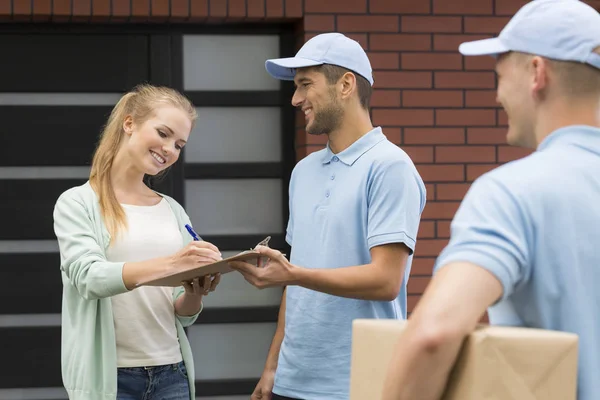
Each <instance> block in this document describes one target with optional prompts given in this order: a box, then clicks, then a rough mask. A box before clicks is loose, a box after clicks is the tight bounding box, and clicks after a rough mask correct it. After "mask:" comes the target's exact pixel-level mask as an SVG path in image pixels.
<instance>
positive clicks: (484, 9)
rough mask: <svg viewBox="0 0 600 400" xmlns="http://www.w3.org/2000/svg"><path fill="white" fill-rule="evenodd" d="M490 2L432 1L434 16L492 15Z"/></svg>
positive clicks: (486, 0)
mask: <svg viewBox="0 0 600 400" xmlns="http://www.w3.org/2000/svg"><path fill="white" fill-rule="evenodd" d="M492 3H493V2H492V0H433V13H434V14H460V15H470V14H492V13H493V12H494V7H493V4H492Z"/></svg>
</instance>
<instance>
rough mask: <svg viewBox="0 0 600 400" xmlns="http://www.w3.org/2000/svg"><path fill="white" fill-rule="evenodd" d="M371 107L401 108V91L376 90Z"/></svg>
mask: <svg viewBox="0 0 600 400" xmlns="http://www.w3.org/2000/svg"><path fill="white" fill-rule="evenodd" d="M371 107H400V91H399V90H374V91H373V96H372V97H371Z"/></svg>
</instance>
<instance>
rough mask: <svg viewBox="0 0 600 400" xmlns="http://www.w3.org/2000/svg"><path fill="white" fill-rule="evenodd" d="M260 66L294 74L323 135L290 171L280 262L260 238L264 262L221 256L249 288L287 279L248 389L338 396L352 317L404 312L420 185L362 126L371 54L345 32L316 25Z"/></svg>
mask: <svg viewBox="0 0 600 400" xmlns="http://www.w3.org/2000/svg"><path fill="white" fill-rule="evenodd" d="M266 68H267V71H268V72H269V73H270V74H271V75H272V76H273V77H275V78H277V79H285V80H294V83H295V85H296V91H295V93H294V96H293V98H292V104H293V105H294V106H295V107H297V108H298V109H300V110H302V112H303V113H304V116H305V122H306V131H307V132H308V133H309V134H312V135H327V139H328V142H327V147H326V148H325V149H322V150H320V151H317V152H315V153H312V154H310V155H308V156H307V157H306V158H304V159H302V160H301V161H300V162H298V164H297V165H296V166H295V168H294V171H293V173H292V176H291V182H290V187H289V199H290V205H289V207H290V210H289V211H290V217H289V221H288V226H287V232H286V240H287V242H288V243H289V244H290V246H291V248H292V252H291V255H290V256H291V257H290V261H288V260H287V259H286V258H285V257H284V256H283V255H282V254H281V253H279V252H278V251H276V250H273V249H269V248H267V247H262V248H259V251H261V252H262V253H263V254H264V255H265V256H266V257H268V258H269V259H270V261H269V262H268V263H267V264H266V265H265V266H264V267H262V268H256V267H255V266H252V265H250V264H245V263H235V264H234V265H232V266H233V267H234V268H235V269H237V270H238V271H240V272H241V273H242V274H244V277H245V278H246V280H247V281H248V282H250V283H251V284H253V285H255V286H257V287H259V288H261V287H268V286H276V285H277V286H286V289H285V293H284V297H283V300H282V304H281V307H280V312H279V322H278V326H277V331H276V333H275V337H274V339H273V343H272V345H271V349H270V351H269V354H268V356H267V361H266V364H265V369H264V372H263V374H262V377H261V379H260V382H259V383H258V385H257V387H256V390H255V391H254V393H253V394H252V399H253V400H258V399H304V400H347V399H348V392H349V387H350V353H351V339H352V338H351V336H352V321H353V320H354V319H356V318H388V319H405V318H406V314H407V305H406V301H407V295H406V283H407V281H408V276H409V274H410V268H411V263H412V257H413V252H414V249H415V244H416V239H417V231H418V228H419V221H420V217H421V213H422V211H423V208H424V206H425V198H426V196H425V186H424V184H423V181H422V180H421V177H420V176H419V174H418V172H417V170H416V168H415V166H414V165H413V163H412V161H411V159H410V158H409V157H408V155H407V154H406V153H405V152H404V151H403V150H402V149H400V148H399V147H398V146H396V145H395V144H393V143H391V142H390V141H389V140H388V139H387V138H386V136H385V135H384V133H383V131H382V129H381V128H380V127H373V125H372V124H371V120H370V117H369V99H370V96H371V91H372V89H371V88H372V84H373V76H372V71H371V64H370V62H369V59H368V57H367V55H366V53H365V51H364V50H363V49H362V48H361V46H360V44H358V43H357V42H356V41H354V40H352V39H349V38H348V37H346V36H344V35H342V34H340V33H326V34H322V35H318V36H316V37H314V38H312V39H310V40H309V41H308V42H306V43H305V44H304V46H303V47H302V48H301V49H300V50H299V51H298V53H297V54H296V56H295V57H290V58H284V59H276V60H268V61H267V62H266Z"/></svg>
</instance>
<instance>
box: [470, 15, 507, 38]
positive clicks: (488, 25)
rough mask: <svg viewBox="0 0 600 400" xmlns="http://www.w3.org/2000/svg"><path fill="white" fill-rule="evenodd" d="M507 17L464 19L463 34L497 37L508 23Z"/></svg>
mask: <svg viewBox="0 0 600 400" xmlns="http://www.w3.org/2000/svg"><path fill="white" fill-rule="evenodd" d="M508 20H509V18H508V17H465V31H464V32H465V33H492V34H494V35H497V34H498V33H500V31H501V30H502V28H504V26H505V25H506V24H507V23H508Z"/></svg>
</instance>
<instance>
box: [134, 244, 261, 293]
mask: <svg viewBox="0 0 600 400" xmlns="http://www.w3.org/2000/svg"><path fill="white" fill-rule="evenodd" d="M270 239H271V237H270V236H267V237H266V238H265V239H264V240H262V241H261V242H260V243H259V244H257V245H256V246H255V247H254V248H256V247H258V246H267V245H268V243H269V240H270ZM260 257H261V254H260V253H259V252H257V251H255V250H246V251H242V252H241V253H238V254H236V255H234V256H231V257H227V258H224V259H222V260H220V261H217V262H214V263H212V264H207V265H203V266H200V267H193V268H189V269H186V270H178V271H174V272H171V273H167V274H164V275H160V276H156V277H151V278H149V279H146V280H144V281H141V282H139V283H138V284H137V285H136V286H138V287H139V286H167V287H177V286H181V282H184V281H190V280H192V279H194V278H198V277H202V276H206V275H211V274H216V273H221V274H226V273H228V272H231V271H233V270H232V269H231V268H230V267H229V263H230V262H231V261H246V262H250V263H252V264H256V261H257V260H258V259H259V258H260Z"/></svg>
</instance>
